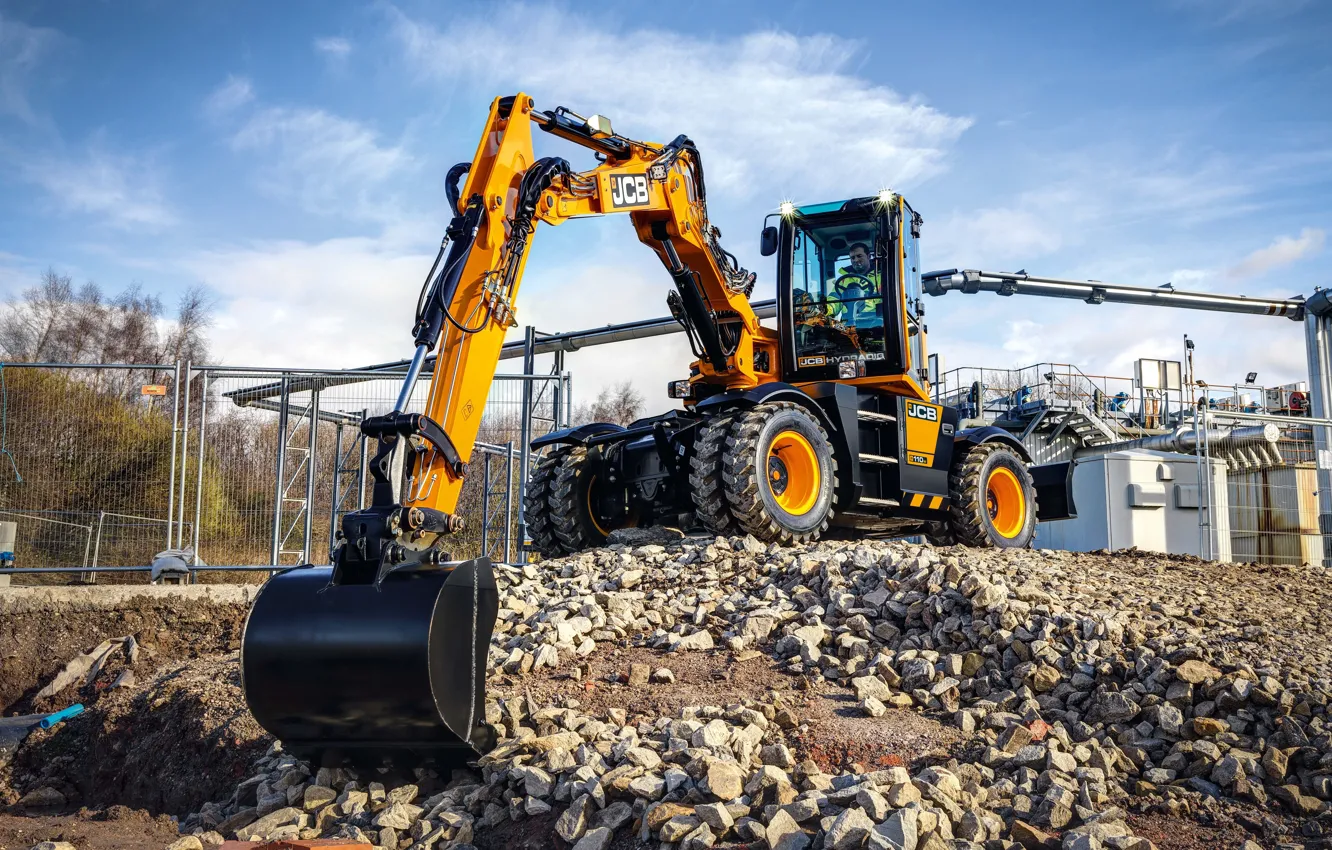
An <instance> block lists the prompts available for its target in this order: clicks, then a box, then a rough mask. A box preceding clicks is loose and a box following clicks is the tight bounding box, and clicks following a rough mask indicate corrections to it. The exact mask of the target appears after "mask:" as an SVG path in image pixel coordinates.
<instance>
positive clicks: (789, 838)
mask: <svg viewBox="0 0 1332 850" xmlns="http://www.w3.org/2000/svg"><path fill="white" fill-rule="evenodd" d="M765 835H766V838H767V841H768V847H769V848H770V850H805V848H806V847H808V846H809V844H810V840H809V836H808V835H806V834H805V831H804V830H803V829H801V828H800V824H798V823H796V822H795V818H793V817H791V816H790V815H789V814H787V813H786V812H785V811H781V810H779V811H778V812H777V814H775V815H773V816H772V820H771V821H769V822H768V827H767V830H766V833H765Z"/></svg>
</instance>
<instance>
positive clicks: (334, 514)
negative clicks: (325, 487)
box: [328, 420, 343, 562]
mask: <svg viewBox="0 0 1332 850" xmlns="http://www.w3.org/2000/svg"><path fill="white" fill-rule="evenodd" d="M342 471H343V470H342V422H341V420H339V421H338V426H337V428H335V429H334V430H333V492H332V494H331V495H330V498H329V500H328V558H329V561H330V562H331V561H332V560H333V541H334V540H337V539H338V491H339V490H341V489H342V487H341V486H340V485H341V484H342Z"/></svg>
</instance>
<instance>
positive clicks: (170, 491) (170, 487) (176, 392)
mask: <svg viewBox="0 0 1332 850" xmlns="http://www.w3.org/2000/svg"><path fill="white" fill-rule="evenodd" d="M174 374H175V377H174V378H173V379H172V382H171V468H170V470H169V471H168V472H167V521H166V548H168V549H170V548H171V526H172V523H173V522H174V521H175V518H176V438H177V436H178V434H177V430H178V428H179V427H180V361H179V360H177V361H176V366H175V373H174Z"/></svg>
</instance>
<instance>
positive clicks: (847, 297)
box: [763, 193, 926, 398]
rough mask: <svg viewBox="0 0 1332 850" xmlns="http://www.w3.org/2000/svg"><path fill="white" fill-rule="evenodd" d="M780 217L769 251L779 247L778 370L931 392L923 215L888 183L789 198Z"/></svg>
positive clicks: (795, 378) (796, 379)
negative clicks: (847, 196)
mask: <svg viewBox="0 0 1332 850" xmlns="http://www.w3.org/2000/svg"><path fill="white" fill-rule="evenodd" d="M779 218H780V222H779V224H778V225H777V226H775V227H767V228H765V229H764V234H763V237H764V238H763V253H764V254H765V255H771V254H777V255H778V262H777V270H778V271H777V308H778V316H779V322H780V327H781V330H780V334H781V345H782V380H784V381H787V382H790V383H796V384H799V383H808V382H813V381H847V380H856V382H857V383H864V384H874V385H882V386H883V387H884V388H885V389H893V390H895V391H897V392H899V393H904V394H907V395H912V396H916V397H919V398H925V397H926V395H925V390H924V389H923V385H924V383H925V379H924V367H925V334H924V332H923V325H922V324H921V308H920V295H921V290H920V264H919V261H918V259H917V257H918V249H917V241H918V238H919V236H920V221H921V220H920V216H918V215H917V214H916V213H915V212H914V211H913V210H912V209H911V207H910V206H908V204H907V202H906V200H905V199H904V198H902V197H901V196H900V195H895V194H891V193H884V194H882V195H880V196H879V197H872V198H856V199H853V200H850V201H845V202H842V201H838V202H835V203H829V204H814V205H808V206H802V207H796V206H794V205H791V204H784V205H783V209H782V212H781V214H780V216H779ZM857 379H861V380H857Z"/></svg>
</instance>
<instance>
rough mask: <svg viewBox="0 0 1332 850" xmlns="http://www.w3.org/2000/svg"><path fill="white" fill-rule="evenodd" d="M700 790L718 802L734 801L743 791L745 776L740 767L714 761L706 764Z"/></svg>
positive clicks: (718, 760) (717, 760) (719, 760)
mask: <svg viewBox="0 0 1332 850" xmlns="http://www.w3.org/2000/svg"><path fill="white" fill-rule="evenodd" d="M700 788H702V790H703V791H704V792H705V793H708V794H711V795H712V796H714V797H716V798H717V799H719V800H722V801H726V800H734V799H735V798H736V797H739V796H740V795H741V794H743V793H744V791H745V774H744V771H742V770H741V769H740V765H738V764H735V763H733V762H728V761H722V760H721V759H714V760H712V761H711V762H710V763H709V764H708V768H707V772H706V773H705V774H704V775H703V782H702V783H700Z"/></svg>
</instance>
